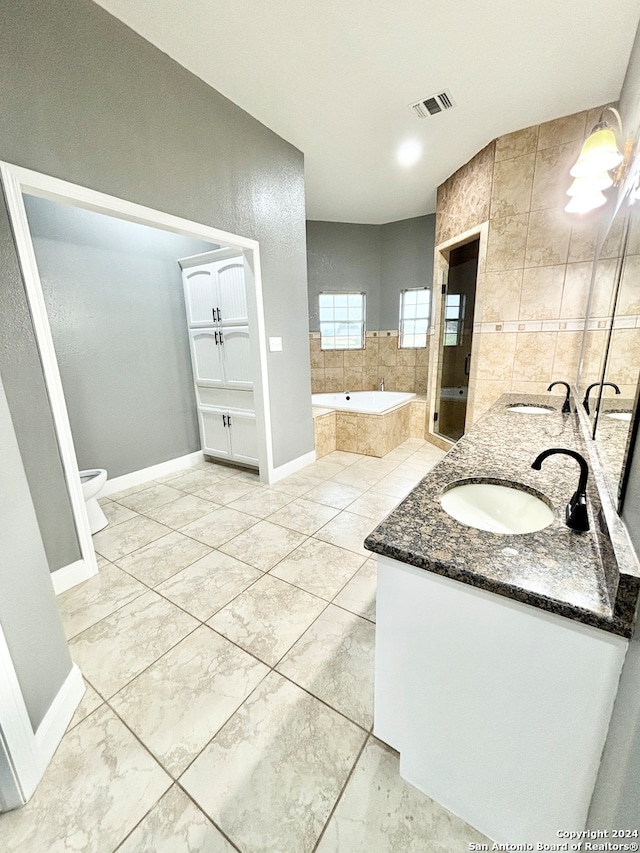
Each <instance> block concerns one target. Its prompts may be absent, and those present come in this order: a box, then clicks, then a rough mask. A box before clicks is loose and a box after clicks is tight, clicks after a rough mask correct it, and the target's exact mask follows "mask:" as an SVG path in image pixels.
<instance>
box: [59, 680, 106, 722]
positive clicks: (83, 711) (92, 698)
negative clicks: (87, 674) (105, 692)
mask: <svg viewBox="0 0 640 853" xmlns="http://www.w3.org/2000/svg"><path fill="white" fill-rule="evenodd" d="M84 686H85V688H86V689H85V692H84V696H83V697H82V699H81V700H80V704H79V705H78V707H77V708H76V712H75V714H74V715H73V717H72V718H71V722H70V723H69V725H68V726H67V731H69V729H72V728H73V727H74V726H77V725H78V723H81V722H82V721H83V720H84V719H85V717H88V716H89V714H92V713H93V712H94V711H95V710H96V708H99V707H100V705H102V699H101V697H100V696H99V695H98V694H97V693H96V691H95V690H94V689H93V687H92V686H91V685H90V684H87V682H86V681H85V683H84Z"/></svg>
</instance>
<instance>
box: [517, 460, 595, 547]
mask: <svg viewBox="0 0 640 853" xmlns="http://www.w3.org/2000/svg"><path fill="white" fill-rule="evenodd" d="M554 453H564V454H566V455H567V456H570V457H571V458H572V459H575V460H576V461H577V462H578V463H579V465H580V480H579V481H578V488H577V490H576V491H575V492H574V494H573V495H572V497H571V500H570V501H569V503H568V504H567V509H566V514H565V524H566V525H567V527H570V528H571V529H572V530H579V531H581V532H585V531H586V530H588V529H589V515H588V513H587V477H588V476H589V466H588V465H587V462H586V460H585V458H584V456H582V455H581V454H580V453H576V451H575V450H566V449H565V448H563V447H551V448H550V449H549V450H543V451H542V453H540V454H539V455H538V456H536V458H535V459H534V461H533V462H532V464H531V467H532V468H535V470H536V471H539V470H540V468H541V467H542V463H543V462H544V460H545V459H546V458H547V456H552V455H553V454H554Z"/></svg>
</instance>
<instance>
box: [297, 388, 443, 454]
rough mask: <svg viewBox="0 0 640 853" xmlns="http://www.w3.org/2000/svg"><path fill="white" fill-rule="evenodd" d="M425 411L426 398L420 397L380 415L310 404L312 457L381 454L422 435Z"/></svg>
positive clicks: (423, 432) (422, 436) (423, 433)
mask: <svg viewBox="0 0 640 853" xmlns="http://www.w3.org/2000/svg"><path fill="white" fill-rule="evenodd" d="M426 414H427V403H426V399H425V398H424V397H420V396H416V397H415V398H414V399H413V400H411V401H410V402H409V403H406V404H405V405H403V406H401V407H400V408H398V409H395V410H394V411H392V412H388V413H387V414H382V415H373V414H364V413H362V412H339V411H335V410H333V411H332V410H328V409H322V408H318V407H315V406H314V407H313V424H314V431H315V446H316V458H318V459H319V458H320V457H322V456H324V455H325V454H327V453H330V452H331V451H332V450H344V451H346V452H347V453H361V454H362V455H364V456H377V457H381V456H385V455H386V454H387V453H389V452H390V451H391V450H393V449H394V448H395V447H398V445H399V444H401V443H402V442H403V441H406V440H407V439H408V438H419V439H423V438H424V435H425V423H426Z"/></svg>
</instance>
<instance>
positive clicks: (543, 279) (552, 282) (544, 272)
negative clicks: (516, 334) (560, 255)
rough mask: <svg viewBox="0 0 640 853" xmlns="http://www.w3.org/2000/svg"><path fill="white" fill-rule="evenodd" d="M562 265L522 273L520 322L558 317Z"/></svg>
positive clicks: (536, 268) (562, 274)
mask: <svg viewBox="0 0 640 853" xmlns="http://www.w3.org/2000/svg"><path fill="white" fill-rule="evenodd" d="M564 271H565V266H564V264H560V265H558V266H554V267H531V268H530V269H526V270H525V271H524V277H523V280H522V296H521V298H520V316H519V319H520V320H552V319H554V318H556V317H558V316H559V315H560V303H561V302H562V285H563V283H564Z"/></svg>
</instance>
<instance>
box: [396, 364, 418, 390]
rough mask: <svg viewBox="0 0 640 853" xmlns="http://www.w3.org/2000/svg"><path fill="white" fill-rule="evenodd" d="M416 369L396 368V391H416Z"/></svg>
mask: <svg viewBox="0 0 640 853" xmlns="http://www.w3.org/2000/svg"><path fill="white" fill-rule="evenodd" d="M415 386H416V369H415V367H398V368H396V390H397V391H407V392H415V390H416V387H415Z"/></svg>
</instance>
